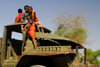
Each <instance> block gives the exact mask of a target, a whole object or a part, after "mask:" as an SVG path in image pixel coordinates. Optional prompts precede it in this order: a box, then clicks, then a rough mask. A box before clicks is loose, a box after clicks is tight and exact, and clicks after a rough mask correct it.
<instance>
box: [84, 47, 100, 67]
mask: <svg viewBox="0 0 100 67" xmlns="http://www.w3.org/2000/svg"><path fill="white" fill-rule="evenodd" d="M86 54H87V58H86V60H87V61H88V62H90V63H96V64H97V65H100V60H98V57H100V50H97V51H92V50H91V49H87V51H86ZM83 57H84V56H83Z"/></svg>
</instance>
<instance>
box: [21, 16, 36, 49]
mask: <svg viewBox="0 0 100 67" xmlns="http://www.w3.org/2000/svg"><path fill="white" fill-rule="evenodd" d="M27 20H28V23H27V24H26V26H25V27H24V28H23V29H22V30H27V31H28V35H29V36H30V37H31V38H32V41H33V43H34V50H37V43H36V40H35V22H33V20H32V19H31V16H30V15H28V16H27Z"/></svg>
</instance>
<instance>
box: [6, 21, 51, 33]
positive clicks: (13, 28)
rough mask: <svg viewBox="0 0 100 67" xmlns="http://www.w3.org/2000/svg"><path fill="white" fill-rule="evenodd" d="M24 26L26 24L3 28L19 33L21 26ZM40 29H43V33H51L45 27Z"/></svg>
mask: <svg viewBox="0 0 100 67" xmlns="http://www.w3.org/2000/svg"><path fill="white" fill-rule="evenodd" d="M26 24H27V23H14V24H9V25H6V26H5V27H6V28H8V29H9V30H12V31H15V32H19V33H21V25H26ZM42 28H43V29H44V32H45V33H51V30H49V29H47V28H45V27H42Z"/></svg>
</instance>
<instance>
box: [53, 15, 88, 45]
mask: <svg viewBox="0 0 100 67" xmlns="http://www.w3.org/2000/svg"><path fill="white" fill-rule="evenodd" d="M55 22H56V23H57V25H58V26H57V29H56V30H55V32H54V33H55V34H56V35H60V36H64V37H67V38H69V39H72V40H74V41H76V42H78V43H80V44H83V43H85V41H86V38H87V29H86V28H85V27H84V22H85V18H84V17H83V16H82V15H80V14H79V15H77V16H72V15H68V14H67V13H64V14H61V15H60V16H57V17H56V19H55Z"/></svg>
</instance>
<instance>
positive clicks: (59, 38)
mask: <svg viewBox="0 0 100 67" xmlns="http://www.w3.org/2000/svg"><path fill="white" fill-rule="evenodd" d="M26 24H27V23H16V24H10V25H6V26H5V27H6V28H8V29H9V30H11V31H15V32H20V33H21V25H26ZM43 29H44V33H42V32H36V38H45V39H52V40H55V41H57V42H62V41H63V42H68V43H71V44H72V45H74V47H75V46H76V45H78V46H79V48H84V47H83V46H82V45H81V44H79V43H77V42H75V41H73V40H71V39H68V38H65V37H62V36H57V35H52V34H49V33H50V32H51V31H50V30H49V29H47V28H45V27H43ZM75 48H76V47H75Z"/></svg>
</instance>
